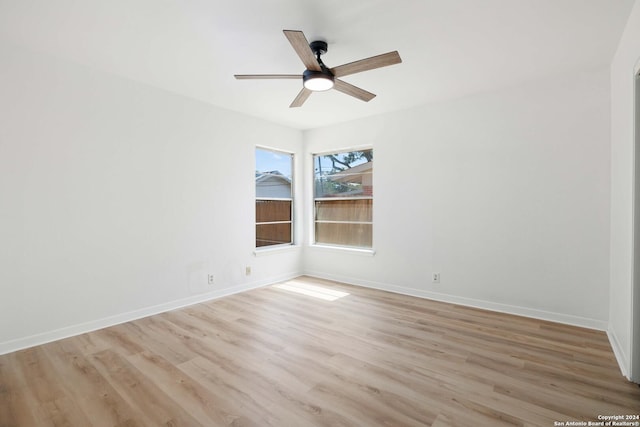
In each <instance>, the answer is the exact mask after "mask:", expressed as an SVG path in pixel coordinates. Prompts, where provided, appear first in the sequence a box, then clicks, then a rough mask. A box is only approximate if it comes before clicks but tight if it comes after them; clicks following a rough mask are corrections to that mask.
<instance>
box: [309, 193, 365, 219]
mask: <svg viewBox="0 0 640 427" xmlns="http://www.w3.org/2000/svg"><path fill="white" fill-rule="evenodd" d="M372 208H373V200H371V199H356V200H343V199H337V200H322V201H316V220H320V221H363V222H371V221H372V216H373V215H372V211H373V209H372Z"/></svg>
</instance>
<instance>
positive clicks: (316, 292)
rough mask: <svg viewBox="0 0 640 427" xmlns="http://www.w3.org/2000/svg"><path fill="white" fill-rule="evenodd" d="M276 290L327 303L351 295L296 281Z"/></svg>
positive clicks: (279, 286)
mask: <svg viewBox="0 0 640 427" xmlns="http://www.w3.org/2000/svg"><path fill="white" fill-rule="evenodd" d="M274 288H278V289H282V290H284V291H289V292H295V293H298V294H302V295H307V296H310V297H314V298H319V299H323V300H325V301H335V300H337V299H340V298H343V297H346V296H347V295H349V293H348V292H342V291H338V290H335V289H330V288H325V287H323V286H317V285H310V284H308V283H301V282H294V281H291V282H287V283H281V284H279V285H274Z"/></svg>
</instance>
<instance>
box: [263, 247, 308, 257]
mask: <svg viewBox="0 0 640 427" xmlns="http://www.w3.org/2000/svg"><path fill="white" fill-rule="evenodd" d="M299 249H300V246H299V245H281V246H274V247H268V246H267V247H264V248H262V249H254V250H253V255H254V256H257V257H259V256H265V255H275V254H279V253H282V252H293V251H297V250H299Z"/></svg>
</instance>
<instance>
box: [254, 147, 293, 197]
mask: <svg viewBox="0 0 640 427" xmlns="http://www.w3.org/2000/svg"><path fill="white" fill-rule="evenodd" d="M292 159H293V155H292V154H289V153H281V152H278V151H272V150H266V149H263V148H256V197H278V198H286V199H289V198H291V178H292V175H291V172H292V169H293V167H292V163H293V162H292Z"/></svg>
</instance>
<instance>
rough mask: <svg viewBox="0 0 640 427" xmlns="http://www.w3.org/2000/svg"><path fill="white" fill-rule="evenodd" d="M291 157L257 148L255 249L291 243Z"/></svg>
mask: <svg viewBox="0 0 640 427" xmlns="http://www.w3.org/2000/svg"><path fill="white" fill-rule="evenodd" d="M292 171H293V154H290V153H284V152H281V151H275V150H270V149H266V148H256V248H260V247H264V246H273V245H285V244H288V245H290V244H292V243H293V186H292V183H293V181H292V176H293V174H292Z"/></svg>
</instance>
